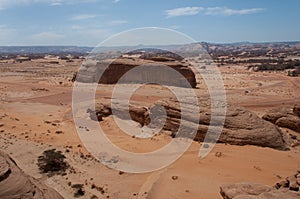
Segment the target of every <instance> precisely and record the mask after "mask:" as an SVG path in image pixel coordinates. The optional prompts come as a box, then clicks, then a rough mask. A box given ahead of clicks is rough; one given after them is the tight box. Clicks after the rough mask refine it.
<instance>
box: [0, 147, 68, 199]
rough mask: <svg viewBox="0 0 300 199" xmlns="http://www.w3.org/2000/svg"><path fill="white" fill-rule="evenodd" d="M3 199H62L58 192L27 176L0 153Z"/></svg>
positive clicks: (0, 185) (6, 156)
mask: <svg viewBox="0 0 300 199" xmlns="http://www.w3.org/2000/svg"><path fill="white" fill-rule="evenodd" d="M0 174H1V176H0V178H1V180H0V198H1V199H19V198H22V199H62V198H63V197H61V196H60V195H59V194H58V193H57V192H56V191H54V190H53V189H51V188H49V187H47V186H45V185H44V184H42V183H41V182H39V181H37V180H36V179H34V178H32V177H30V176H28V175H26V174H25V173H24V172H23V171H21V170H20V168H19V167H18V166H17V165H16V163H15V162H14V161H13V160H12V159H11V158H10V157H9V156H8V155H6V154H4V153H2V152H0Z"/></svg>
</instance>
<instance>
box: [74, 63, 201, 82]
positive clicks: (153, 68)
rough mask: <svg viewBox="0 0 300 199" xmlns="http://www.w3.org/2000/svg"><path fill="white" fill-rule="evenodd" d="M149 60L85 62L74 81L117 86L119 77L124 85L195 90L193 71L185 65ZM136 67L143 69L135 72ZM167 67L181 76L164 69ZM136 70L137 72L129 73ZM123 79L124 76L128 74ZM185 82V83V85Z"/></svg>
mask: <svg viewBox="0 0 300 199" xmlns="http://www.w3.org/2000/svg"><path fill="white" fill-rule="evenodd" d="M162 59H163V58H160V59H157V60H156V59H154V60H153V59H151V60H144V59H140V58H136V59H129V58H122V57H121V58H118V59H116V60H103V61H99V62H97V61H94V62H93V61H88V62H86V63H85V64H84V65H83V66H82V67H81V69H80V70H79V72H78V73H77V77H76V80H77V81H79V82H89V83H91V82H98V83H99V84H116V83H117V82H118V81H119V80H120V78H121V77H122V78H123V79H122V82H123V83H137V84H138V83H147V82H149V83H153V82H154V83H160V84H163V85H171V86H179V87H192V88H195V87H196V84H197V83H196V78H195V74H194V73H193V71H192V70H191V69H190V68H189V65H188V64H187V63H183V62H180V61H175V60H165V59H164V60H162ZM138 66H145V67H144V68H143V69H141V70H138V69H137V67H138ZM163 66H167V67H170V68H171V69H174V70H175V71H177V72H178V73H179V74H180V75H179V76H177V75H175V73H172V72H170V70H169V69H168V70H167V69H166V68H164V67H163ZM134 68H136V69H137V70H132V69H134ZM129 71H130V73H129V74H128V75H126V76H125V77H124V74H125V73H127V72H129ZM187 83H188V84H187Z"/></svg>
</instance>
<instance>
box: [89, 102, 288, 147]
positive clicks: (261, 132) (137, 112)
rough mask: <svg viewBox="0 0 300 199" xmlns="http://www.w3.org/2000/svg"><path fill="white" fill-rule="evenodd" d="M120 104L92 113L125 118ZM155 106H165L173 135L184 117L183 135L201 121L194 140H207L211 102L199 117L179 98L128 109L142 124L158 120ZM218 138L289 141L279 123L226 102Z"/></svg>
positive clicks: (271, 143)
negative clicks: (268, 120) (183, 113)
mask: <svg viewBox="0 0 300 199" xmlns="http://www.w3.org/2000/svg"><path fill="white" fill-rule="evenodd" d="M121 104H122V103H121ZM121 104H119V105H118V106H116V107H114V109H115V110H113V111H112V110H111V107H110V104H109V103H107V104H106V105H104V104H102V103H99V104H98V105H97V106H96V111H95V113H91V118H92V115H95V114H97V115H99V114H100V115H104V116H107V115H108V114H107V113H112V112H114V113H115V114H116V116H117V117H119V118H122V119H123V118H125V117H123V115H126V114H125V113H126V108H125V106H122V105H121ZM156 106H157V107H158V108H159V107H164V109H165V111H166V113H167V118H166V122H165V124H164V126H163V130H164V131H168V132H171V135H172V136H174V135H175V134H176V133H177V131H178V128H179V126H180V125H181V119H183V120H184V122H183V123H182V125H184V126H183V128H182V131H181V135H182V136H187V137H191V136H190V135H189V134H190V133H191V132H192V128H195V126H197V124H198V127H197V133H196V136H195V137H194V140H196V141H204V138H205V136H206V133H207V130H208V126H209V125H210V123H211V113H210V107H209V106H207V105H204V104H201V105H200V107H201V109H200V118H197V116H195V115H194V114H192V112H191V113H186V115H185V116H184V117H182V115H181V110H180V108H179V105H178V102H176V101H175V100H161V101H158V102H156V103H155V104H154V105H152V106H151V107H140V106H134V105H130V107H129V113H130V116H131V119H133V120H134V121H136V122H139V123H140V124H141V125H142V126H143V125H148V124H149V123H150V121H151V119H152V120H153V121H156V122H158V123H159V122H160V118H159V117H160V114H156V115H154V116H153V115H151V109H155V107H156ZM184 106H187V107H188V108H187V110H194V109H195V107H194V106H195V105H193V104H186V105H184ZM122 113H124V114H122ZM156 117H157V118H156ZM217 117H220V116H217ZM150 118H151V119H150ZM216 121H218V118H217V119H216V120H215V121H214V122H215V123H213V124H211V125H212V127H213V128H214V127H217V126H218V125H219V124H218V122H216ZM154 123H155V122H154ZM158 125H159V124H158ZM218 142H221V143H228V144H233V145H256V146H262V147H271V148H275V149H279V150H285V149H287V147H286V145H287V144H286V142H285V141H284V139H283V135H282V132H281V131H280V129H279V128H278V127H276V126H275V125H273V124H272V123H270V122H267V121H265V120H263V119H261V118H259V117H258V116H257V115H256V114H254V113H252V112H250V111H248V110H246V109H244V108H242V107H237V106H232V105H228V106H227V113H226V119H225V123H224V127H223V131H222V134H221V135H220V137H219V139H218Z"/></svg>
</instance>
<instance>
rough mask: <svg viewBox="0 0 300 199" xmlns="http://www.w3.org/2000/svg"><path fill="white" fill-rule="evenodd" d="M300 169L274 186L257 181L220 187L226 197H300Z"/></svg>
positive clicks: (232, 198) (244, 198)
mask: <svg viewBox="0 0 300 199" xmlns="http://www.w3.org/2000/svg"><path fill="white" fill-rule="evenodd" d="M299 186H300V170H299V171H298V172H296V174H294V175H292V176H289V177H287V178H286V179H285V180H283V181H280V182H278V183H276V185H275V186H274V187H270V186H266V185H262V184H256V183H236V184H226V185H222V186H221V187H220V194H221V195H222V197H223V198H224V199H252V198H253V199H282V198H284V199H295V198H300V192H299Z"/></svg>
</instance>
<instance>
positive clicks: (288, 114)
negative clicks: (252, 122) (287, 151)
mask: <svg viewBox="0 0 300 199" xmlns="http://www.w3.org/2000/svg"><path fill="white" fill-rule="evenodd" d="M299 107H300V106H299V105H297V104H296V105H295V106H294V108H289V107H283V108H276V109H273V110H270V111H269V112H267V113H266V114H265V115H264V116H263V117H262V118H263V119H264V120H267V121H269V122H272V123H273V124H276V125H277V126H280V127H284V128H288V129H291V130H294V131H296V132H300V117H299V109H300V108H299Z"/></svg>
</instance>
